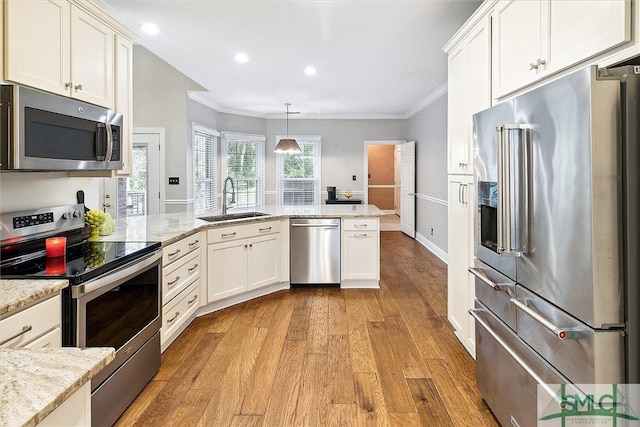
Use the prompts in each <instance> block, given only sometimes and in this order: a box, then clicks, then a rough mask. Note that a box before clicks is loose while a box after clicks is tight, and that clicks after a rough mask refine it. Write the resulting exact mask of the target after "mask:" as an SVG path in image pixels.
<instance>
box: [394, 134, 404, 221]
mask: <svg viewBox="0 0 640 427" xmlns="http://www.w3.org/2000/svg"><path fill="white" fill-rule="evenodd" d="M401 150H402V147H401V146H400V145H396V146H395V148H394V150H393V181H394V183H393V185H394V188H393V210H394V211H395V213H396V215H398V216H400V182H401V181H402V174H401V171H402V164H401V159H402V158H401V157H400V152H401Z"/></svg>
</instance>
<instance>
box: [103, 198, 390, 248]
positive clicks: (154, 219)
mask: <svg viewBox="0 0 640 427" xmlns="http://www.w3.org/2000/svg"><path fill="white" fill-rule="evenodd" d="M255 211H258V212H263V213H266V214H268V215H266V216H260V217H256V218H243V219H234V220H228V221H219V222H207V221H204V220H202V219H200V218H202V217H207V216H213V215H219V214H220V213H219V212H209V213H201V214H198V215H196V214H195V213H193V212H177V213H165V214H158V215H145V216H132V217H127V218H119V219H118V220H117V221H116V229H115V231H114V232H113V233H112V234H110V235H109V236H103V237H102V238H101V240H103V241H107V242H109V241H110V242H115V241H148V242H158V241H159V242H162V245H163V246H167V245H169V244H171V243H174V242H177V241H178V240H180V239H183V238H185V237H187V236H189V235H191V234H193V233H196V232H198V231H201V230H206V229H208V228H213V227H224V226H228V225H232V224H238V223H243V222H251V221H268V220H273V219H280V218H292V217H315V218H329V217H343V218H344V217H364V216H383V215H384V212H382V211H381V210H380V209H378V208H377V207H376V206H375V205H308V206H281V205H267V206H261V207H258V208H254V207H252V208H231V209H229V211H228V213H230V214H233V213H243V212H255Z"/></svg>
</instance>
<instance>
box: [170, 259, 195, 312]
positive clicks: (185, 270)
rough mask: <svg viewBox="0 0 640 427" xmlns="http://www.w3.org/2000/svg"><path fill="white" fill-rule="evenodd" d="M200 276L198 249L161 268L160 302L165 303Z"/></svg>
mask: <svg viewBox="0 0 640 427" xmlns="http://www.w3.org/2000/svg"><path fill="white" fill-rule="evenodd" d="M199 276H200V251H196V252H192V253H190V254H189V255H187V256H185V257H183V258H181V259H180V260H179V261H177V262H174V263H173V264H171V265H169V267H165V268H163V269H162V303H163V304H166V303H167V302H169V301H171V299H172V298H173V297H175V296H176V295H178V294H179V293H180V292H181V291H182V290H184V288H185V287H186V286H187V285H188V284H189V283H191V282H193V281H194V280H195V279H196V278H198V277H199Z"/></svg>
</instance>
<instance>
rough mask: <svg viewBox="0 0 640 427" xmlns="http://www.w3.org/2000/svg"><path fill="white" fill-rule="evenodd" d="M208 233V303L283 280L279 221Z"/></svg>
mask: <svg viewBox="0 0 640 427" xmlns="http://www.w3.org/2000/svg"><path fill="white" fill-rule="evenodd" d="M208 233H209V234H208V238H207V239H208V240H207V241H208V247H207V289H208V290H207V301H208V302H213V301H218V300H221V299H224V298H227V297H230V296H234V295H238V294H240V293H243V292H246V291H248V290H252V289H257V288H260V287H263V286H267V285H270V284H273V283H277V282H280V281H281V280H282V278H281V264H282V262H281V258H282V250H281V236H280V222H279V221H270V222H257V223H252V224H247V225H238V226H231V227H220V228H215V229H212V230H209V232H208Z"/></svg>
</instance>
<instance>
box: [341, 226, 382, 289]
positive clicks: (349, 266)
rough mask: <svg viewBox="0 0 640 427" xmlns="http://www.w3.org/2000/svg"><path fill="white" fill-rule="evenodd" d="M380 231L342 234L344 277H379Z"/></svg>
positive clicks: (376, 278) (358, 278) (353, 278)
mask: <svg viewBox="0 0 640 427" xmlns="http://www.w3.org/2000/svg"><path fill="white" fill-rule="evenodd" d="M378 266H379V255H378V231H353V232H345V233H343V234H342V279H343V280H362V279H369V280H378V279H379V268H378Z"/></svg>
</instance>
